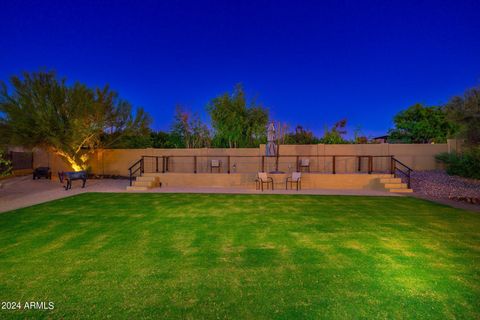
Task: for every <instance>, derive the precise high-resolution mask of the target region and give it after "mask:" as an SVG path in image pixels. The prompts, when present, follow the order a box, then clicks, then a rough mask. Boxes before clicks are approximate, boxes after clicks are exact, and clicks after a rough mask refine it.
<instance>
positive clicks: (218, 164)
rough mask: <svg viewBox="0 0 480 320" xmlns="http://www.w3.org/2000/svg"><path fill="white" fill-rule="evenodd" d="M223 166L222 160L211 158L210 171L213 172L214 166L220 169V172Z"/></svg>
mask: <svg viewBox="0 0 480 320" xmlns="http://www.w3.org/2000/svg"><path fill="white" fill-rule="evenodd" d="M221 166H222V162H221V161H220V160H216V159H214V160H211V161H210V173H211V172H213V168H216V169H217V170H218V173H220V168H221Z"/></svg>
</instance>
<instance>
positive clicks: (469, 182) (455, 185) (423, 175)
mask: <svg viewBox="0 0 480 320" xmlns="http://www.w3.org/2000/svg"><path fill="white" fill-rule="evenodd" d="M411 183H412V188H413V190H414V191H415V193H418V194H420V195H423V196H425V197H427V198H431V199H451V200H456V201H462V202H468V203H474V204H476V205H479V204H480V202H479V199H480V180H474V179H466V178H462V177H458V176H449V175H448V174H447V173H446V172H444V171H441V170H433V171H414V172H412V181H411Z"/></svg>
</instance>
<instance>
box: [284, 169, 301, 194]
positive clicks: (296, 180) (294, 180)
mask: <svg viewBox="0 0 480 320" xmlns="http://www.w3.org/2000/svg"><path fill="white" fill-rule="evenodd" d="M289 182H290V189H292V187H293V184H294V183H295V184H296V185H297V191H298V190H301V189H302V173H301V172H293V173H292V176H291V177H287V180H286V181H285V190H288V183H289Z"/></svg>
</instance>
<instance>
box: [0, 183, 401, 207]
mask: <svg viewBox="0 0 480 320" xmlns="http://www.w3.org/2000/svg"><path fill="white" fill-rule="evenodd" d="M0 183H1V184H2V187H1V188H0V212H6V211H10V210H14V209H18V208H23V207H28V206H31V205H35V204H39V203H43V202H47V201H51V200H56V199H60V198H65V197H69V196H73V195H76V194H80V193H85V192H127V191H126V187H127V185H128V180H123V179H119V180H114V179H98V180H96V179H91V180H88V181H87V184H86V187H85V188H83V189H82V188H81V181H74V182H73V186H72V189H71V190H68V191H65V190H64V189H63V187H62V184H61V183H60V182H58V181H50V180H46V179H41V180H32V178H31V176H24V177H15V178H11V179H6V180H2V181H0ZM138 192H140V193H142V192H148V193H226V194H308V195H359V196H392V197H398V196H402V195H398V194H392V193H389V192H386V191H378V190H343V189H312V190H300V191H296V190H285V189H281V190H273V191H272V190H265V191H263V192H262V191H260V190H254V189H240V188H174V187H166V188H165V187H163V188H155V189H150V190H148V191H138Z"/></svg>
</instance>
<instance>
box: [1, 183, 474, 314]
mask: <svg viewBox="0 0 480 320" xmlns="http://www.w3.org/2000/svg"><path fill="white" fill-rule="evenodd" d="M123 182H124V183H125V181H123ZM87 188H88V187H87ZM92 189H93V188H92ZM75 190H81V189H79V188H76V186H74V187H73V189H72V191H75ZM63 192H64V193H69V192H66V191H63ZM69 194H73V193H69ZM479 228H480V216H479V215H478V214H477V213H474V212H469V211H464V210H459V209H454V208H451V207H447V206H443V205H438V204H435V203H432V202H427V201H423V200H418V199H415V198H412V197H403V196H400V197H365V196H309V195H232V194H229V195H222V194H160V193H131V194H125V193H85V194H81V195H75V196H73V197H68V198H64V199H59V200H55V201H52V202H47V203H43V204H39V205H35V206H31V207H28V208H23V209H19V210H16V211H10V212H6V213H2V214H0V231H1V232H0V244H1V245H0V262H1V263H0V277H1V278H2V290H0V292H1V298H2V301H8V300H9V299H11V297H16V299H21V300H22V301H47V302H53V303H54V304H55V309H54V310H49V311H39V310H9V311H5V310H4V312H3V313H2V317H3V318H4V319H5V318H17V317H19V316H21V317H39V316H47V315H48V317H53V318H72V317H73V318H79V319H80V318H86V317H94V318H115V319H122V318H125V319H133V318H230V317H233V318H270V319H271V318H328V319H345V318H362V317H368V318H382V319H383V318H402V317H405V316H406V315H407V314H408V315H410V316H412V317H415V318H437V319H438V318H478V317H480V311H479V310H480V303H479V301H480V299H479V297H480V286H479V285H478V283H479V282H480V278H479V266H478V263H477V262H478V261H479V259H480V246H479V243H480V238H479V234H478V230H479Z"/></svg>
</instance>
